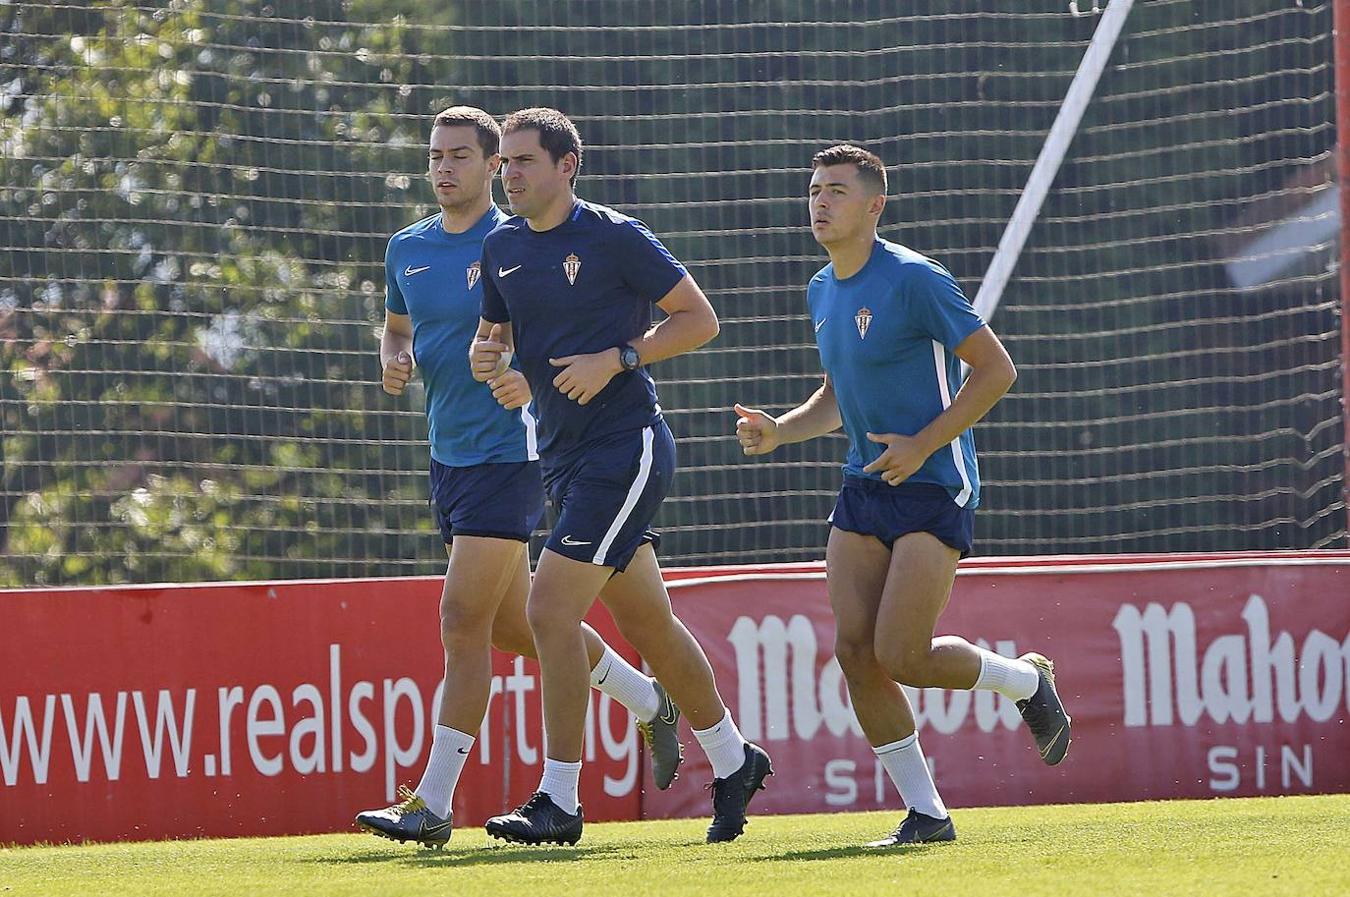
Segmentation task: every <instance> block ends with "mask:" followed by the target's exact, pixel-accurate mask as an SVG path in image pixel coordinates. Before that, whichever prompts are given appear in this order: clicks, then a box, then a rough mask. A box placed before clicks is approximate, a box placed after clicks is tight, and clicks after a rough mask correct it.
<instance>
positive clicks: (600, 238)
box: [482, 200, 687, 464]
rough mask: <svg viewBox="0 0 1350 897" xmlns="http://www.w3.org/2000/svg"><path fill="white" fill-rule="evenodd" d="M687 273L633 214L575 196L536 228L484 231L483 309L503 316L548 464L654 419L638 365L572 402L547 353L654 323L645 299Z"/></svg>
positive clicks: (488, 316) (594, 346)
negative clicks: (553, 221) (554, 219)
mask: <svg viewBox="0 0 1350 897" xmlns="http://www.w3.org/2000/svg"><path fill="white" fill-rule="evenodd" d="M686 273H687V272H686V271H685V269H684V266H683V265H681V264H680V263H679V262H678V261H676V259H675V257H674V256H673V255H671V254H670V252H669V251H668V250H667V249H666V247H664V246H662V245H661V241H660V240H658V239H656V237H655V236H653V235H652V232H651V231H649V230H648V229H647V226H646V225H645V224H643V223H642V222H641V221H638V220H636V219H634V218H629V217H628V216H627V215H622V214H620V213H618V212H615V211H614V210H613V209H608V208H605V207H604V206H600V205H596V204H594V203H589V202H584V201H582V200H577V201H576V203H575V204H574V205H573V207H572V213H571V214H570V215H569V216H568V217H567V219H566V220H565V221H563V223H562V224H560V225H558V226H557V227H555V228H553V229H551V230H547V231H544V232H542V233H537V232H535V231H532V230H530V226H529V224H528V223H527V222H526V220H525V219H524V218H520V217H515V218H511V219H510V220H508V221H506V222H504V223H503V224H501V225H499V226H498V227H497V229H496V230H494V231H493V232H492V233H490V234H488V236H487V239H486V240H484V241H483V309H482V316H483V318H484V319H485V320H487V321H492V322H494V323H504V322H506V321H510V322H511V327H512V332H513V335H514V337H515V344H516V355H515V357H516V359H517V360H518V361H519V362H520V369H521V370H522V371H523V372H524V373H525V377H526V378H527V379H528V380H529V381H530V390H531V391H532V392H533V393H534V412H535V415H536V416H537V417H538V419H539V432H540V440H539V451H540V454H541V455H542V456H543V458H544V461H545V463H546V464H557V463H559V462H561V461H562V460H563V459H565V458H567V457H569V456H570V455H571V454H572V453H573V452H576V451H578V450H579V449H581V448H582V447H584V446H585V444H586V443H588V442H590V441H592V440H594V439H598V438H601V437H603V436H609V435H613V434H615V433H622V432H625V431H631V430H641V429H642V428H643V427H647V426H650V425H652V424H654V423H656V422H657V421H659V420H660V419H661V407H660V405H658V404H657V401H656V384H655V383H653V382H652V378H651V375H650V374H648V373H647V370H646V368H639V369H637V370H636V371H621V372H619V373H618V374H615V375H614V379H612V380H610V381H609V383H608V384H606V385H605V388H604V389H602V390H601V391H600V392H599V394H598V395H596V396H595V397H594V398H593V399H591V400H590V402H589V403H587V404H585V405H578V404H577V403H576V402H575V401H573V400H572V399H569V398H568V397H567V396H565V395H563V393H561V392H559V391H558V389H557V387H555V386H554V385H553V378H554V377H556V376H557V375H558V373H559V371H560V370H561V368H556V367H554V366H553V365H551V364H550V363H549V359H550V358H561V357H564V356H567V355H587V354H591V353H594V352H603V351H604V350H606V349H612V348H614V347H615V346H619V345H621V344H623V343H627V342H631V341H632V340H635V339H637V338H638V337H640V336H642V335H643V334H644V333H646V332H647V329H648V328H649V327H650V326H651V323H652V303H654V302H656V301H658V300H660V299H662V298H663V297H664V296H665V295H666V294H667V293H669V292H670V291H671V289H672V288H673V287H674V286H675V285H676V284H677V283H679V282H680V281H681V280H682V279H683V278H684V276H685V274H686Z"/></svg>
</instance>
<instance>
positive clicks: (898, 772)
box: [872, 732, 947, 819]
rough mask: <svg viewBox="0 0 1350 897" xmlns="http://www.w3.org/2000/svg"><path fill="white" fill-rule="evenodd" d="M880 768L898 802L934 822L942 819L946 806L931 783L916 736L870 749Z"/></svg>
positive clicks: (931, 778)
mask: <svg viewBox="0 0 1350 897" xmlns="http://www.w3.org/2000/svg"><path fill="white" fill-rule="evenodd" d="M872 752H873V753H874V754H876V755H877V759H878V760H879V761H881V765H882V766H884V767H885V768H886V772H887V774H888V775H890V777H891V781H892V782H894V783H895V788H896V790H897V791H899V792H900V799H901V800H902V801H904V802H905V806H906V807H910V808H913V809H915V810H918V811H919V812H920V813H923V814H925V815H927V816H932V817H933V818H934V819H946V818H947V807H946V805H945V804H943V802H942V798H941V797H940V796H939V795H938V792H937V785H935V784H933V774H932V773H931V772H929V771H928V763H927V762H926V761H925V760H924V758H923V749H922V748H920V747H919V733H918V732H915V733H913V734H912V735H910V736H909V737H908V738H902V739H900V740H899V741H892V742H891V743H890V744H883V745H881V746H879V747H874V748H872Z"/></svg>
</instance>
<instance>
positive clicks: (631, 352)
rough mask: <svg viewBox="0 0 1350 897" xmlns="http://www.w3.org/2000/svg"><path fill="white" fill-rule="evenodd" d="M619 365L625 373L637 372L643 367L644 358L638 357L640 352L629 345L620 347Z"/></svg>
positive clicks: (625, 344)
mask: <svg viewBox="0 0 1350 897" xmlns="http://www.w3.org/2000/svg"><path fill="white" fill-rule="evenodd" d="M619 364H620V365H622V366H623V369H624V370H625V371H636V370H637V369H638V368H640V367H642V357H641V356H640V355H638V350H637V349H634V348H633V347H632V346H631V345H629V344H628V343H624V344H623V345H622V346H620V347H619Z"/></svg>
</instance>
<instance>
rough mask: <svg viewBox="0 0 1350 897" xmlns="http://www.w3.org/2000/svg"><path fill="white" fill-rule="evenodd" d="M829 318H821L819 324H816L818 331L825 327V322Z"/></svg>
mask: <svg viewBox="0 0 1350 897" xmlns="http://www.w3.org/2000/svg"><path fill="white" fill-rule="evenodd" d="M828 320H829V318H821V319H820V322H819V323H818V324H816V333H820V328H822V327H824V326H825V322H826V321H828Z"/></svg>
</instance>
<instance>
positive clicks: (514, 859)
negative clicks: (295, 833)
mask: <svg viewBox="0 0 1350 897" xmlns="http://www.w3.org/2000/svg"><path fill="white" fill-rule="evenodd" d="M628 853H631V849H625V848H622V847H618V846H609V845H602V846H597V847H521V846H506V845H503V846H487V847H464V848H458V849H456V848H450V849H442V850H428V849H425V848H421V849H417V850H415V851H414V850H413V849H411V848H409V849H405V850H398V849H397V848H392V849H390V848H386V849H383V850H381V849H375V850H371V851H368V852H365V853H360V854H356V855H353V856H335V857H316V858H315V859H313V860H311V862H314V863H323V864H328V865H348V864H361V863H399V864H402V865H404V866H416V867H419V868H420V867H435V866H484V865H497V864H501V863H571V862H576V861H578V860H588V859H605V858H606V857H610V856H614V855H617V854H628Z"/></svg>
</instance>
